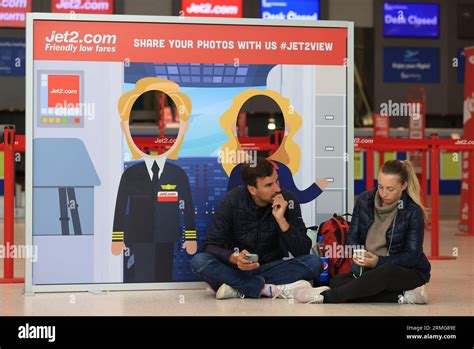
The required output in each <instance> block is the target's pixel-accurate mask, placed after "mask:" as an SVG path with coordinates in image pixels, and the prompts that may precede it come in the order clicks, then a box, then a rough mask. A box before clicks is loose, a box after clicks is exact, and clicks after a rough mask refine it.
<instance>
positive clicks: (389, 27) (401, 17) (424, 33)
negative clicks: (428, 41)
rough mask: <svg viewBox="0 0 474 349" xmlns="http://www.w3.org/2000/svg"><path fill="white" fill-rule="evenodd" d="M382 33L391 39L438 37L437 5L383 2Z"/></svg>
mask: <svg viewBox="0 0 474 349" xmlns="http://www.w3.org/2000/svg"><path fill="white" fill-rule="evenodd" d="M383 33H384V36H391V37H415V38H416V37H420V38H437V37H439V4H436V3H409V2H407V3H405V2H404V3H394V2H385V3H384V6H383Z"/></svg>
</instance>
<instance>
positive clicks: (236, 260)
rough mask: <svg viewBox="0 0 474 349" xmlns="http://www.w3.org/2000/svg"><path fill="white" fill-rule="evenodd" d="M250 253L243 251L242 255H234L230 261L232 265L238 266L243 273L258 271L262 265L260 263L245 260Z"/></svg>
mask: <svg viewBox="0 0 474 349" xmlns="http://www.w3.org/2000/svg"><path fill="white" fill-rule="evenodd" d="M248 253H249V252H248V251H247V250H243V251H241V252H240V253H232V254H231V255H230V257H229V261H230V262H231V263H232V264H235V265H237V268H239V269H240V270H242V271H249V270H254V269H257V268H258V267H259V266H260V264H259V263H258V262H253V261H251V260H250V259H247V258H245V256H246V255H247V254H248Z"/></svg>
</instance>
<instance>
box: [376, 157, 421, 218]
mask: <svg viewBox="0 0 474 349" xmlns="http://www.w3.org/2000/svg"><path fill="white" fill-rule="evenodd" d="M380 171H381V172H382V173H383V174H388V175H397V176H398V177H399V178H400V183H402V184H405V183H407V189H406V191H407V193H408V196H410V198H411V199H412V200H413V201H414V202H415V204H417V205H418V206H420V208H421V210H422V211H423V217H424V219H425V221H426V220H427V219H428V214H429V211H428V208H426V207H425V206H424V205H423V203H422V202H421V188H420V182H419V181H418V177H417V176H416V173H415V169H414V168H413V165H412V163H411V162H410V161H408V160H403V161H402V160H389V161H386V162H385V163H384V164H383V166H382V168H381V169H380Z"/></svg>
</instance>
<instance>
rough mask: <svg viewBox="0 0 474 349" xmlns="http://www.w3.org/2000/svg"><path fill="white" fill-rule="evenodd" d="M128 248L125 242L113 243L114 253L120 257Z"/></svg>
mask: <svg viewBox="0 0 474 349" xmlns="http://www.w3.org/2000/svg"><path fill="white" fill-rule="evenodd" d="M126 247H127V246H125V242H123V241H115V242H112V253H113V254H114V255H116V256H119V255H120V254H121V253H122V251H123V250H125V248H126Z"/></svg>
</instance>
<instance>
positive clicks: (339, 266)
mask: <svg viewBox="0 0 474 349" xmlns="http://www.w3.org/2000/svg"><path fill="white" fill-rule="evenodd" d="M343 216H351V214H349V213H346V214H343V215H341V216H338V215H337V214H335V213H334V214H333V216H332V218H331V219H329V220H327V221H325V222H323V223H321V224H320V225H319V229H318V236H322V237H323V241H322V245H323V246H322V248H323V252H324V253H325V254H326V253H327V252H328V250H330V251H331V254H330V255H329V257H332V258H329V276H330V277H332V276H334V275H337V274H343V273H348V272H349V271H350V269H351V265H352V258H345V256H344V253H345V251H344V245H345V242H346V235H347V233H348V232H349V222H348V221H347V220H346V219H344V217H343ZM329 246H331V247H330V248H328V247H329ZM323 257H324V256H323Z"/></svg>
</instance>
